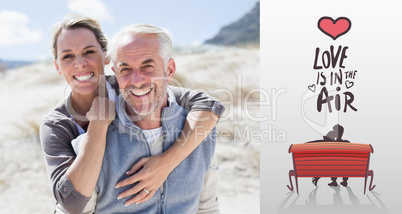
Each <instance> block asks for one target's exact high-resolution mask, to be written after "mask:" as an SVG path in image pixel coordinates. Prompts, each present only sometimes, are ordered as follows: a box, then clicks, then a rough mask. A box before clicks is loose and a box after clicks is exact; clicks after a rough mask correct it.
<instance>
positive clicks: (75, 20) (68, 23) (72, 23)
mask: <svg viewBox="0 0 402 214" xmlns="http://www.w3.org/2000/svg"><path fill="white" fill-rule="evenodd" d="M77 28H86V29H88V30H90V31H92V32H93V33H94V35H95V37H96V40H97V41H98V42H99V44H100V46H101V48H102V50H103V51H107V38H106V36H105V35H104V34H103V32H102V29H101V25H100V24H99V22H98V21H96V20H95V19H91V18H89V17H85V16H80V15H77V14H68V15H67V16H65V17H64V18H63V20H62V21H61V22H57V23H56V24H55V25H54V27H53V32H52V44H51V49H52V53H53V57H54V59H57V38H58V37H59V35H60V32H61V31H62V30H71V29H77Z"/></svg>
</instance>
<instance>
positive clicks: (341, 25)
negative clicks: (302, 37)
mask: <svg viewBox="0 0 402 214" xmlns="http://www.w3.org/2000/svg"><path fill="white" fill-rule="evenodd" d="M350 27H352V22H350V20H349V19H348V18H346V17H339V18H337V19H336V20H335V21H334V20H333V19H332V18H331V17H327V16H324V17H321V18H320V20H318V29H320V30H321V31H322V32H323V33H325V34H326V35H328V36H329V37H331V38H332V39H333V40H335V39H337V38H338V37H340V36H342V35H343V34H345V33H347V32H348V31H349V30H350Z"/></svg>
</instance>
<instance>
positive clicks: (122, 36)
mask: <svg viewBox="0 0 402 214" xmlns="http://www.w3.org/2000/svg"><path fill="white" fill-rule="evenodd" d="M171 50H172V44H171V40H170V38H169V36H168V35H167V34H166V33H165V32H164V31H162V30H161V29H159V28H156V27H153V26H149V25H132V26H129V27H126V28H125V29H123V30H122V31H120V32H119V33H118V34H117V35H116V37H115V39H114V40H113V41H112V43H111V48H110V49H109V55H110V58H111V60H112V62H113V63H114V66H113V68H112V69H113V71H114V72H115V75H116V79H117V82H118V84H119V87H120V92H121V95H120V96H119V99H118V100H117V101H116V111H117V115H118V116H117V118H116V119H115V120H114V121H113V122H112V124H111V125H110V126H109V128H108V133H107V139H106V142H107V145H106V151H105V154H104V159H103V163H102V169H101V172H100V175H99V179H98V183H97V186H96V188H95V190H96V191H97V192H98V196H97V205H96V209H95V212H96V213H196V212H197V210H198V205H199V201H200V195H201V192H202V190H203V186H204V178H205V175H206V173H207V171H208V170H209V169H210V165H211V161H212V158H213V154H214V149H215V138H214V137H215V129H214V131H213V132H212V133H210V135H209V136H208V137H207V138H206V139H205V140H204V142H202V143H201V144H200V145H199V146H198V147H197V148H196V149H195V150H194V151H193V152H192V153H191V154H190V155H189V156H188V157H187V158H186V159H185V160H184V161H182V162H181V163H180V164H179V165H178V166H177V167H176V168H175V169H174V170H173V171H172V172H171V173H170V174H169V176H168V178H167V179H166V181H165V182H164V184H163V186H161V188H159V189H157V190H155V191H154V192H150V191H148V190H147V187H146V186H141V187H140V186H136V185H135V184H136V183H134V184H132V179H131V177H129V174H130V175H131V173H125V171H126V170H127V169H130V167H131V164H132V163H135V162H137V161H138V160H140V159H141V158H142V157H146V156H150V155H157V154H160V153H162V152H163V151H165V150H166V149H168V148H169V147H170V146H171V145H172V144H173V142H174V141H175V140H176V138H177V137H178V136H179V134H180V132H181V129H182V127H183V125H184V122H185V117H186V115H187V112H186V111H185V109H183V108H182V107H180V106H178V105H177V103H176V102H175V98H174V96H173V95H172V93H171V91H170V90H169V89H168V88H167V83H168V82H170V81H171V80H172V79H173V76H174V74H175V70H176V65H175V61H174V60H173V59H172V58H171ZM205 182H206V183H212V187H215V188H216V182H217V180H216V178H212V179H211V180H210V181H208V182H207V181H205ZM116 183H117V185H116V186H114V184H116ZM141 189H142V190H143V191H141V192H140V193H138V195H142V196H141V197H144V198H145V197H147V195H149V194H150V195H151V194H152V195H153V196H152V198H151V199H149V200H147V201H145V202H144V203H139V204H134V205H131V204H130V200H127V197H128V196H131V195H132V194H134V193H136V192H138V190H141ZM204 197H205V196H204ZM211 198H212V200H209V201H210V202H211V201H212V203H211V204H212V206H211V207H213V208H211V210H210V211H211V212H209V213H219V208H217V206H215V205H213V204H214V203H215V204H217V202H216V196H215V195H214V194H212V195H211ZM117 199H119V200H117ZM207 201H208V200H207ZM207 203H209V202H207ZM129 205H131V206H129ZM126 206H127V207H126Z"/></svg>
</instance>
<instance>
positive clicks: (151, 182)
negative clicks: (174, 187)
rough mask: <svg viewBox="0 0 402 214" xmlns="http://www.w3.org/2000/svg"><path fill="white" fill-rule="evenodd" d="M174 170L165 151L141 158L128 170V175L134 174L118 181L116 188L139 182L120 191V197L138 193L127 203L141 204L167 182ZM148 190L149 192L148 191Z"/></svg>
mask: <svg viewBox="0 0 402 214" xmlns="http://www.w3.org/2000/svg"><path fill="white" fill-rule="evenodd" d="M141 168H142V169H141ZM140 169H141V170H140ZM138 170H140V171H138ZM172 170H173V168H172V167H171V164H170V161H169V159H168V157H167V156H166V155H165V154H164V153H162V154H160V155H155V156H150V157H144V158H141V159H140V160H139V161H138V162H137V163H135V164H134V165H133V166H132V167H131V169H130V170H129V171H127V172H126V174H127V175H132V176H130V177H128V178H126V179H124V180H122V181H120V182H118V183H117V184H116V188H120V187H123V186H127V185H131V184H133V183H135V182H139V183H138V184H137V185H135V186H134V187H132V188H130V189H128V190H126V191H124V192H122V193H120V195H119V196H118V199H122V198H125V197H128V196H130V195H134V194H136V193H138V195H136V196H135V197H134V198H132V199H130V200H128V201H126V203H125V205H126V206H128V205H131V204H134V203H136V204H139V203H143V202H145V201H147V200H148V199H150V198H152V196H153V195H154V194H155V192H156V191H157V190H158V188H159V187H160V186H161V185H162V184H163V182H165V180H166V178H167V176H168V175H169V173H170V172H171V171H172ZM137 171H138V172H137ZM135 172H137V173H135ZM134 173H135V174H134ZM145 190H146V191H145ZM147 191H148V192H149V193H147Z"/></svg>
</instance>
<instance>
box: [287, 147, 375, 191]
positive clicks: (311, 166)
mask: <svg viewBox="0 0 402 214" xmlns="http://www.w3.org/2000/svg"><path fill="white" fill-rule="evenodd" d="M289 153H292V154H293V155H292V156H293V170H290V171H289V180H290V185H291V186H289V185H287V187H288V188H289V189H290V191H293V183H292V176H294V177H295V182H296V191H297V194H299V189H298V182H297V179H298V178H299V177H364V178H365V180H364V194H366V184H367V178H368V177H369V176H371V181H370V186H369V190H370V191H371V190H373V189H374V187H375V185H374V186H372V183H373V178H374V172H373V170H369V163H370V153H373V147H372V146H371V145H370V144H360V143H348V142H311V143H302V144H292V145H290V147H289Z"/></svg>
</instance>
